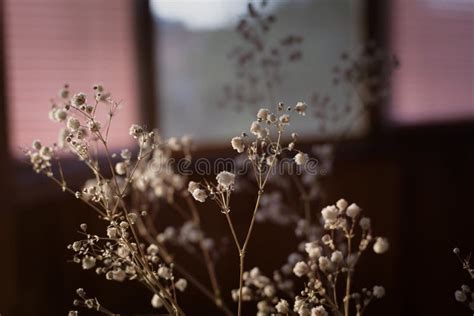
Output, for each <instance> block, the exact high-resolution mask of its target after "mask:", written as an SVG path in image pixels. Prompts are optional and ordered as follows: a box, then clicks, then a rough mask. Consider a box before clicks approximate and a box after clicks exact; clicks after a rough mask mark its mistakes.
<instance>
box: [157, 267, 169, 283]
mask: <svg viewBox="0 0 474 316" xmlns="http://www.w3.org/2000/svg"><path fill="white" fill-rule="evenodd" d="M158 275H159V276H160V277H161V278H163V279H165V280H169V279H171V277H172V274H171V269H170V268H168V267H165V266H161V267H159V268H158Z"/></svg>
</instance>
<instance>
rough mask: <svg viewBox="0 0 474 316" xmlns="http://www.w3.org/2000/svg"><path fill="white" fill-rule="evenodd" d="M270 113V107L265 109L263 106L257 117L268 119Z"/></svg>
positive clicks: (263, 119)
mask: <svg viewBox="0 0 474 316" xmlns="http://www.w3.org/2000/svg"><path fill="white" fill-rule="evenodd" d="M269 114H270V110H269V109H263V108H262V109H260V110H258V112H257V118H258V119H260V120H262V121H266V120H267V117H268V115H269Z"/></svg>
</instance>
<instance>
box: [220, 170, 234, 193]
mask: <svg viewBox="0 0 474 316" xmlns="http://www.w3.org/2000/svg"><path fill="white" fill-rule="evenodd" d="M216 180H217V183H218V184H219V186H221V187H223V188H224V189H226V190H228V189H229V188H230V187H231V186H233V185H234V182H235V174H233V173H231V172H228V171H221V172H220V173H219V174H218V175H217V176H216Z"/></svg>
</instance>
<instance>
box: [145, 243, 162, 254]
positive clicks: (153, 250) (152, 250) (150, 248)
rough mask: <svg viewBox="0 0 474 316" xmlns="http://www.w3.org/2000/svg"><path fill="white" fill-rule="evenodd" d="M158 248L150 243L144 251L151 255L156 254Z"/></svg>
mask: <svg viewBox="0 0 474 316" xmlns="http://www.w3.org/2000/svg"><path fill="white" fill-rule="evenodd" d="M159 250H160V249H159V248H158V246H157V245H155V244H151V245H149V246H148V248H147V249H146V253H147V254H149V255H151V256H156V255H157V254H158V251H159Z"/></svg>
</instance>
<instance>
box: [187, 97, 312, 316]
mask: <svg viewBox="0 0 474 316" xmlns="http://www.w3.org/2000/svg"><path fill="white" fill-rule="evenodd" d="M305 110H306V105H305V104H304V103H303V102H299V103H297V104H296V106H295V107H287V108H286V109H285V106H284V104H283V103H281V102H280V103H279V104H278V105H277V108H276V113H277V114H278V116H277V114H274V113H272V112H271V111H270V110H269V109H266V108H262V109H260V110H259V111H258V112H257V115H256V116H257V120H256V121H254V122H252V124H251V126H250V133H251V134H252V135H254V136H253V137H252V138H251V137H250V136H248V135H247V133H242V135H241V136H236V137H234V138H233V139H232V140H231V145H232V147H233V148H234V149H235V150H236V151H237V152H238V153H243V152H245V153H246V158H247V159H248V160H249V161H250V162H251V164H252V167H253V171H254V176H255V181H256V183H257V198H256V201H255V206H254V209H253V213H252V218H251V220H250V224H249V227H248V229H247V231H246V233H245V239H244V242H243V243H241V242H240V241H239V238H238V236H237V233H236V230H235V227H234V224H233V222H232V219H231V217H230V210H231V208H230V197H231V192H232V191H233V190H234V184H235V175H234V174H233V173H231V172H228V171H222V172H220V173H219V174H218V175H217V177H216V180H217V184H213V183H209V182H207V181H205V182H204V184H200V183H196V182H194V181H191V182H190V183H189V185H188V190H189V192H190V193H191V194H192V195H193V197H194V199H196V200H197V201H199V202H205V201H206V199H207V198H208V197H209V198H210V199H212V200H213V201H214V202H215V203H216V204H217V206H218V207H219V209H220V211H221V212H222V213H223V214H224V215H225V216H226V219H227V223H228V225H229V228H230V231H231V234H232V238H233V240H234V243H235V246H236V249H237V251H238V254H239V259H240V260H239V266H240V269H239V271H240V274H239V295H238V315H239V316H240V315H241V313H242V300H243V295H244V293H243V282H244V265H245V255H246V251H247V247H248V245H249V242H250V238H251V236H252V232H253V229H254V224H255V219H256V215H257V212H258V209H259V206H260V201H261V197H262V195H263V193H264V189H265V186H266V184H267V181H268V179H269V176H270V174H271V172H272V171H273V167H274V165H275V162H276V161H277V159H278V158H279V157H280V156H281V154H282V152H283V151H285V150H287V151H296V152H297V153H296V155H295V157H294V160H295V163H296V164H297V165H303V164H304V163H305V162H306V160H307V155H306V154H304V153H302V152H300V151H297V150H296V149H295V143H294V142H291V143H290V144H289V145H288V146H287V147H282V144H281V141H282V134H283V132H284V131H285V129H286V127H287V126H288V125H289V123H290V115H291V113H292V112H293V111H295V112H297V113H298V114H300V115H304V114H305ZM275 133H276V135H275Z"/></svg>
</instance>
